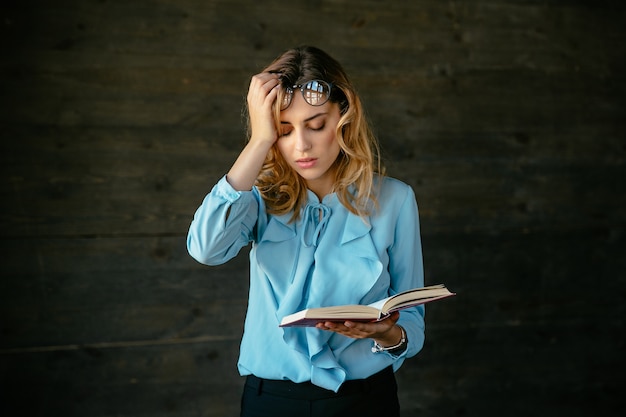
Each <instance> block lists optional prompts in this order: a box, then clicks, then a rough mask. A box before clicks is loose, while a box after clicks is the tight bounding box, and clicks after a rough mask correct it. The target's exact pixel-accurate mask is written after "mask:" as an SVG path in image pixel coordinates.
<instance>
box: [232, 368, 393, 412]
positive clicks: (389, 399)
mask: <svg viewBox="0 0 626 417" xmlns="http://www.w3.org/2000/svg"><path fill="white" fill-rule="evenodd" d="M291 416H293V417H333V416H342V417H350V416H359V417H370V416H371V417H399V416H400V405H399V403H398V386H397V384H396V378H395V376H394V374H393V369H392V368H391V367H389V368H386V369H384V370H382V371H380V372H379V373H377V374H375V375H372V376H370V377H369V378H367V379H359V380H353V381H346V382H344V383H343V385H342V386H341V388H340V389H339V392H337V393H335V392H333V391H329V390H326V389H324V388H321V387H318V386H316V385H313V384H311V383H310V382H303V383H298V384H297V383H295V382H291V381H275V380H268V379H261V378H257V377H255V376H253V375H250V376H248V377H247V379H246V384H245V386H244V391H243V396H242V399H241V417H291Z"/></svg>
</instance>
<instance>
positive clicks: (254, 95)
mask: <svg viewBox="0 0 626 417" xmlns="http://www.w3.org/2000/svg"><path fill="white" fill-rule="evenodd" d="M279 85H280V82H279V79H278V75H276V74H270V73H262V74H257V75H255V76H254V77H252V80H251V81H250V89H249V90H248V97H247V101H248V111H249V114H250V127H251V132H252V135H251V137H250V140H249V141H248V143H247V145H246V146H245V148H244V149H243V150H242V152H241V154H240V155H239V157H238V158H237V160H236V161H235V163H234V164H233V166H232V167H231V169H230V171H229V172H228V174H227V175H226V177H225V178H222V180H220V182H218V184H216V186H215V187H214V188H213V190H212V191H211V193H209V195H207V196H206V198H205V199H204V201H203V203H202V205H201V206H200V208H198V210H197V211H196V213H195V215H194V219H193V222H192V223H191V226H190V228H189V233H188V236H187V250H188V252H189V254H190V255H191V256H192V257H193V258H194V259H196V260H197V261H198V262H201V263H204V264H207V265H216V264H221V263H224V262H226V261H228V260H230V259H231V258H233V257H234V256H235V255H237V253H238V252H239V250H240V249H241V248H242V247H243V246H245V245H246V244H248V242H249V241H250V240H251V239H252V230H253V229H254V225H255V223H256V220H257V213H258V203H259V202H258V201H257V199H256V198H255V197H254V195H253V193H252V192H251V191H250V190H251V189H252V187H253V185H254V182H255V180H256V178H257V176H258V175H259V172H260V171H261V167H262V166H263V161H264V160H265V157H266V155H267V152H268V151H269V149H270V148H271V147H272V145H273V144H274V142H275V141H276V139H277V138H278V134H277V132H276V128H275V125H274V119H273V116H272V103H273V102H274V101H275V100H276V95H277V94H278V86H279Z"/></svg>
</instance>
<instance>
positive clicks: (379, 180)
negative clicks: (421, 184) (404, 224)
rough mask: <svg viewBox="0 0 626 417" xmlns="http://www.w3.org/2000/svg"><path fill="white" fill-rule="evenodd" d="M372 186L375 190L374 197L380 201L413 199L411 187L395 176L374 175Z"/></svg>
mask: <svg viewBox="0 0 626 417" xmlns="http://www.w3.org/2000/svg"><path fill="white" fill-rule="evenodd" d="M374 188H375V190H376V197H377V198H378V199H379V200H380V203H384V202H386V201H400V202H403V201H405V200H406V199H407V198H410V199H413V200H415V193H414V192H413V188H411V186H410V185H409V184H407V183H405V182H402V181H400V180H399V179H396V178H392V177H386V176H382V175H376V176H375V177H374Z"/></svg>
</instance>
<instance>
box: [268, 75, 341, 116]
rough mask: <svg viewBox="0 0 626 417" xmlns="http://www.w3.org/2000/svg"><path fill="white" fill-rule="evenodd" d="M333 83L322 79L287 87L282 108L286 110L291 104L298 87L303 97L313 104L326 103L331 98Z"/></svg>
mask: <svg viewBox="0 0 626 417" xmlns="http://www.w3.org/2000/svg"><path fill="white" fill-rule="evenodd" d="M331 88H332V84H330V83H327V82H326V81H322V80H312V81H307V82H306V83H304V84H298V85H294V86H292V87H287V88H285V95H284V96H283V102H282V103H281V106H280V109H281V110H285V109H286V108H287V107H289V105H290V104H291V100H292V99H293V93H294V91H295V90H296V89H300V91H301V92H302V97H303V98H304V101H306V102H307V103H308V104H310V105H311V106H321V105H323V104H325V103H326V102H327V101H328V99H329V98H330V90H331Z"/></svg>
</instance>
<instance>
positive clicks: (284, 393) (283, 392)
mask: <svg viewBox="0 0 626 417" xmlns="http://www.w3.org/2000/svg"><path fill="white" fill-rule="evenodd" d="M395 383H396V380H395V375H394V373H393V368H392V367H391V366H389V367H387V368H385V369H383V370H382V371H380V372H378V373H375V374H374V375H372V376H370V377H367V378H365V379H353V380H348V381H345V382H344V383H343V384H341V387H340V388H339V391H338V392H334V391H330V390H327V389H325V388H322V387H318V386H317V385H314V384H312V383H311V382H310V381H307V382H292V381H287V380H275V379H263V378H258V377H256V376H254V375H248V376H247V377H246V387H249V388H252V389H254V390H256V391H257V394H259V395H260V394H261V393H267V394H273V395H277V396H279V397H286V398H295V399H309V400H317V399H323V398H333V397H341V396H344V395H351V394H356V393H367V392H370V391H372V392H374V391H376V390H377V387H379V386H388V385H390V384H394V385H395Z"/></svg>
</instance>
